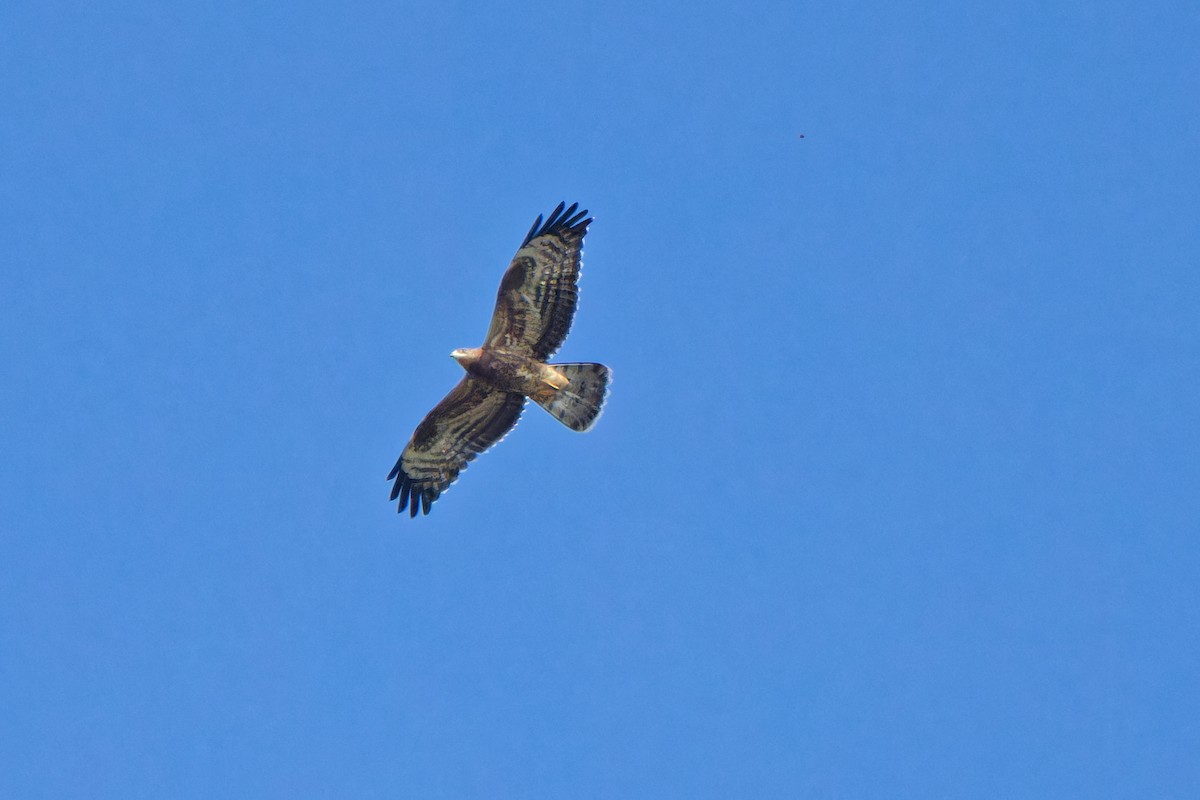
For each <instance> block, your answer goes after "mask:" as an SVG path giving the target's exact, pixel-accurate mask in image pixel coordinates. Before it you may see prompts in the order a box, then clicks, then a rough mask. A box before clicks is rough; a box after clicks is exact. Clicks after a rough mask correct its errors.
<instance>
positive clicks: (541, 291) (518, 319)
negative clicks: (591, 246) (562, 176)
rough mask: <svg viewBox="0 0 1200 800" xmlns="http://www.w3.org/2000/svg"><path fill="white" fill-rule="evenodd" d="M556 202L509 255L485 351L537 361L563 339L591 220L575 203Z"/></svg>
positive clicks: (575, 299) (572, 314) (548, 354)
mask: <svg viewBox="0 0 1200 800" xmlns="http://www.w3.org/2000/svg"><path fill="white" fill-rule="evenodd" d="M564 205H565V204H564V203H559V204H558V208H556V209H554V213H552V214H551V215H550V218H549V219H547V220H546V222H545V224H543V223H542V218H541V216H540V215H539V216H538V218H537V220H536V221H535V222H534V223H533V227H532V228H530V229H529V233H528V234H526V236H525V241H524V242H522V243H521V247H520V248H519V249H518V250H517V254H516V255H515V256H513V260H512V263H511V264H510V265H509V267H508V271H506V272H505V273H504V278H503V279H502V280H501V281H500V291H499V292H498V293H497V294H496V310H495V311H494V312H492V324H491V327H489V328H488V332H487V337H486V339H485V340H484V346H485V347H494V348H502V349H505V350H509V351H512V352H515V353H521V354H522V355H527V356H530V357H532V358H536V359H537V360H539V361H545V360H546V359H548V358H550V356H551V355H553V354H554V352H555V351H556V350H558V348H559V347H560V346H561V345H562V343H563V339H565V338H567V331H569V330H570V329H571V319H572V318H573V317H574V316H575V304H576V302H577V301H578V297H579V289H578V281H579V270H580V266H581V258H580V254H581V252H582V250H583V236H584V234H586V233H587V226H588V223H590V222H591V221H592V220H591V218H590V217H588V216H587V210H586V209H585V210H583V211H579V212H578V213H577V212H576V209H577V208H578V207H579V204H578V203H572V204H571V207H570V208H567V209H565V210H564V208H563V206H564Z"/></svg>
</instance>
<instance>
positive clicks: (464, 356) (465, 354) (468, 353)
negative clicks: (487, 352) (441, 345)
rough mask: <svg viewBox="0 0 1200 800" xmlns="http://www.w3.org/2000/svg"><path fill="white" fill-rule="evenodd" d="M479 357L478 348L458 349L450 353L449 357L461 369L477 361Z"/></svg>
mask: <svg viewBox="0 0 1200 800" xmlns="http://www.w3.org/2000/svg"><path fill="white" fill-rule="evenodd" d="M480 355H481V352H480V349H479V348H478V347H460V348H458V349H457V350H452V351H451V352H450V357H451V358H453V359H454V360H455V361H457V362H458V363H459V365H460V366H462V368H463V369H466V368H467V367H469V366H470V365H472V364H474V363H475V362H476V361H478V360H479V356H480Z"/></svg>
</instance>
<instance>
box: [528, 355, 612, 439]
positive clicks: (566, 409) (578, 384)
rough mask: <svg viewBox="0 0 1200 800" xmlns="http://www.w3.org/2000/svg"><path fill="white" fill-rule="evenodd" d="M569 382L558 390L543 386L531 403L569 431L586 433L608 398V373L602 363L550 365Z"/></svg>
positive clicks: (610, 374) (610, 375) (594, 422)
mask: <svg viewBox="0 0 1200 800" xmlns="http://www.w3.org/2000/svg"><path fill="white" fill-rule="evenodd" d="M550 366H552V367H554V368H555V369H556V370H558V371H559V372H561V373H562V374H563V376H564V377H566V379H567V380H568V381H570V383H568V384H567V385H566V386H564V387H563V388H561V389H553V388H551V387H549V386H547V387H546V390H545V391H544V392H541V393H539V394H536V395H533V400H534V402H536V403H537V404H538V405H540V406H541V407H542V408H544V409H546V410H547V411H549V412H550V413H551V414H552V415H553V416H554V418H555V419H556V420H558V421H559V422H561V423H562V424H563V425H566V426H567V427H568V428H570V429H571V430H573V431H579V432H580V433H582V432H583V431H586V430H588V429H589V428H591V427H592V426H593V425H595V424H596V420H598V419H599V418H600V411H601V409H603V408H604V401H605V400H607V399H608V384H609V382H610V381H611V380H612V370H610V369H609V368H608V367H606V366H604V365H603V364H551V365H550Z"/></svg>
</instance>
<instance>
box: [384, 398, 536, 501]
mask: <svg viewBox="0 0 1200 800" xmlns="http://www.w3.org/2000/svg"><path fill="white" fill-rule="evenodd" d="M524 407H525V398H524V397H523V396H522V395H519V394H511V393H509V392H504V391H501V390H499V389H496V388H495V387H492V386H489V385H488V384H486V383H484V382H482V381H480V380H477V379H475V378H472V377H470V376H467V377H465V378H463V379H462V380H461V381H459V383H458V385H457V386H455V387H454V388H453V389H452V390H451V391H450V394H448V395H446V396H445V398H443V399H442V402H440V403H438V404H437V405H436V406H434V408H433V410H432V411H430V412H429V413H428V414H427V415H426V416H425V419H423V420H421V424H420V425H418V426H417V429H416V431H414V432H413V435H412V439H410V440H409V442H408V446H407V447H405V448H404V452H403V453H401V454H400V459H399V460H398V461H397V462H396V466H395V467H393V468H392V471H391V473H390V474H389V475H388V480H389V481H390V480H393V479H394V480H395V483H394V484H392V495H391V499H392V500H395V499H396V498H397V497H399V498H400V506H399V508H398V509H397V510H398V511H403V510H404V508H405V506H407V507H408V515H409V516H410V517H415V516H416V515H417V509H418V508H420V509H421V510H422V511H423V512H424V513H426V514H428V513H429V507H430V506H431V505H433V502H434V501H435V500H437V499H438V497H440V496H441V494H442V492H444V491H446V489H447V488H448V487H449V486H450V484H452V483H454V481H455V480H456V479H457V478H458V473H459V472H461V471H462V470H464V469H466V468H467V463H468V462H470V461H471V460H472V459H474V458H475V456H477V455H479V454H480V453H482V452H483V451H484V450H487V449H488V448H489V447H491V446H492V445H494V444H495V443H496V442H498V441H500V440H501V439H503V438H504V435H505V434H506V433H508V432H509V431H510V430H512V428H513V426H514V425H516V424H517V420H518V419H519V418H520V416H521V410H522V409H523V408H524Z"/></svg>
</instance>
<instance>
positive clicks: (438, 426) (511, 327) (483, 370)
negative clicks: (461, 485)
mask: <svg viewBox="0 0 1200 800" xmlns="http://www.w3.org/2000/svg"><path fill="white" fill-rule="evenodd" d="M578 208H579V204H578V203H572V204H571V206H570V207H569V208H566V203H559V204H558V207H557V208H555V209H554V211H553V213H551V214H550V217H549V218H548V219H546V221H545V222H544V223H543V222H542V217H541V215H538V218H537V219H536V220H535V221H534V223H533V227H532V228H530V229H529V233H527V234H526V235H525V240H524V241H522V242H521V246H520V247H519V248H518V249H517V254H516V255H515V256H513V259H512V263H511V264H509V266H508V270H507V271H506V272H505V273H504V278H503V279H501V281H500V291H499V292H498V293H497V295H496V309H495V311H493V312H492V324H491V325H490V326H489V327H488V331H487V336H485V337H484V340H483V344H482V345H481V346H480V347H469V348H460V349H458V350H455V351H454V352H452V353H451V354H450V356H451V357H452V358H453V359H454V360H455V361H457V362H458V363H459V364H460V365H461V366H462V368H463V369H465V370H466V371H467V374H466V376H465V377H464V378H463V379H462V380H461V381H459V382H458V385H457V386H455V387H454V388H453V389H452V390H451V391H450V394H448V395H446V396H445V398H443V399H442V402H440V403H438V404H437V405H436V406H434V408H433V410H432V411H430V412H429V413H428V414H427V415H426V416H425V419H423V420H421V424H420V425H418V426H417V429H416V430H415V431H413V435H412V438H411V439H409V441H408V445H407V446H406V447H405V448H404V452H402V453H401V454H400V459H399V460H398V461H397V462H396V466H395V467H393V468H392V471H391V473H389V474H388V480H389V481H390V480H394V481H395V483H393V484H392V494H391V499H392V500H395V499H396V498H397V497H399V498H400V505H399V508H398V509H397V510H398V511H404V509H405V508H408V514H409V516H410V517H415V516H416V515H417V510H418V509H420V510H421V511H422V512H423V513H425V514H428V513H429V508H430V506H432V505H433V503H434V501H435V500H437V499H438V497H440V496H441V494H442V492H444V491H446V489H447V488H448V487H449V486H450V484H452V483H454V481H455V480H456V479H457V478H458V473H460V472H461V471H462V470H464V469H466V467H467V463H468V462H470V461H471V460H472V459H474V458H475V456H477V455H479V454H480V453H482V452H483V451H485V450H487V449H488V448H489V447H491V446H492V445H494V444H495V443H496V442H499V441H500V440H501V439H503V438H504V436H505V434H507V433H508V432H509V431H510V430H512V428H513V426H514V425H516V424H517V420H518V419H519V418H520V416H521V412H522V411H523V410H524V408H525V400H526V398H529V399H531V400H533V401H534V402H535V403H537V404H538V405H540V406H541V407H542V408H544V409H546V410H547V411H549V412H550V414H551V415H553V416H554V418H555V419H557V420H558V421H559V422H561V423H562V424H564V425H566V426H567V427H568V428H570V429H571V430H574V431H580V432H583V431H587V430H589V429H591V427H592V426H593V425H594V424H595V423H596V420H597V419H598V418H599V417H600V411H601V409H602V408H603V406H604V401H605V400H606V399H607V398H608V385H609V382H610V380H611V378H612V371H611V370H610V369H609V368H608V367H606V366H604V365H603V364H591V363H583V364H548V363H546V362H547V361H548V360H549V359H550V357H551V356H552V355H554V353H555V351H556V350H558V348H559V347H560V346H561V345H562V343H563V340H564V339H565V338H567V331H569V330H570V329H571V320H572V318H573V317H574V316H575V306H576V304H577V302H578V299H579V288H578V283H579V272H580V267H581V257H580V256H581V252H582V250H583V237H584V234H586V233H587V226H588V223H590V222H591V221H592V219H591V217H588V216H587V210H586V209H585V210H583V211H578V212H577V211H576V209H578Z"/></svg>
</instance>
